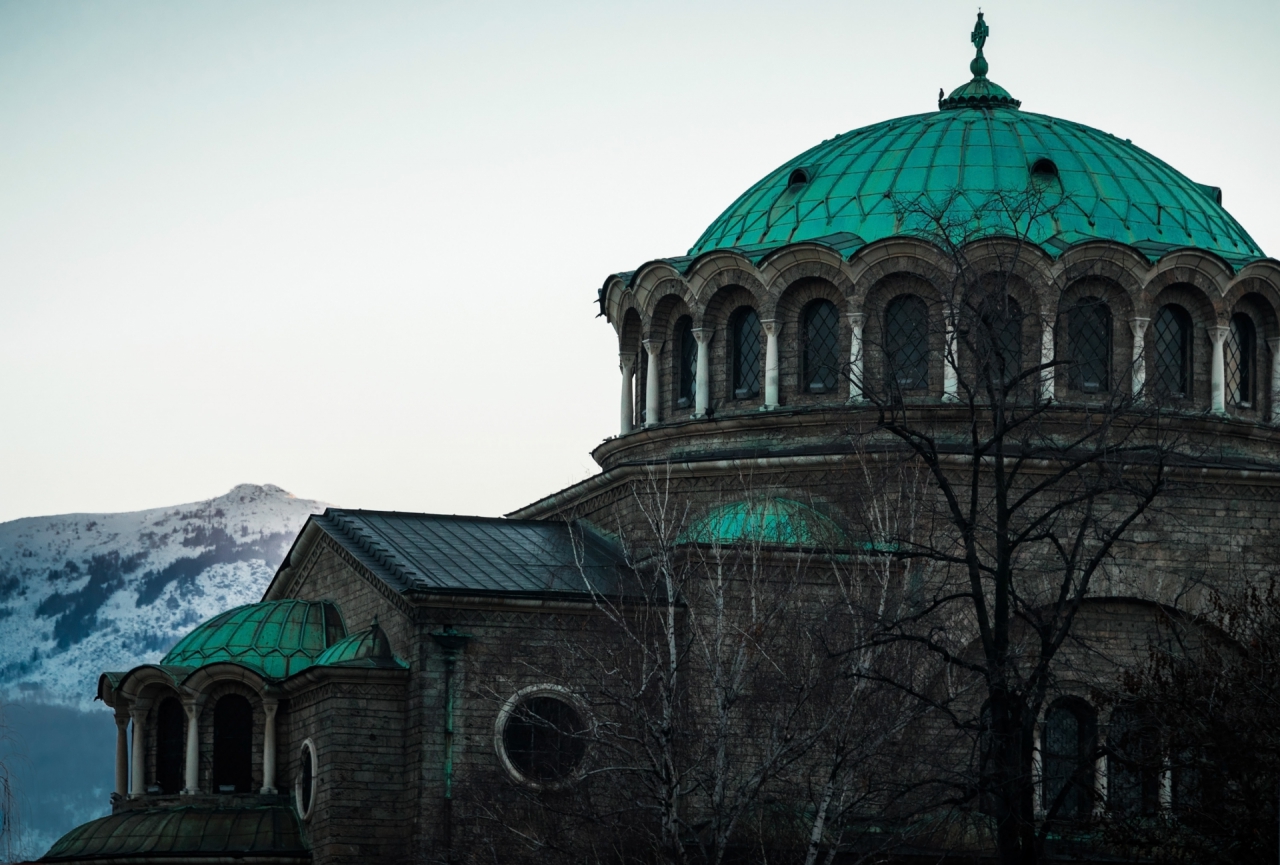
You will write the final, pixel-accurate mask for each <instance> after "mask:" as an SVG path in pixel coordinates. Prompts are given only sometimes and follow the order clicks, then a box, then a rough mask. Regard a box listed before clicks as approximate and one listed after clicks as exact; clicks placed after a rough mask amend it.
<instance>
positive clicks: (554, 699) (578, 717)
mask: <svg viewBox="0 0 1280 865" xmlns="http://www.w3.org/2000/svg"><path fill="white" fill-rule="evenodd" d="M496 727H497V729H496V730H495V733H496V737H495V738H496V739H497V742H496V743H495V744H497V746H498V747H497V750H498V755H499V757H501V759H502V762H503V765H504V766H505V767H506V769H507V771H508V772H510V773H511V775H512V776H513V777H514V778H515V779H516V780H517V781H520V782H522V783H524V784H528V785H530V786H532V787H537V788H554V787H558V786H562V785H564V784H565V783H567V782H569V781H572V780H573V778H574V777H575V775H576V773H577V771H578V768H579V767H580V766H581V764H582V760H583V757H584V756H585V755H586V750H587V738H586V734H587V725H586V723H585V722H584V721H583V712H582V711H581V709H580V708H579V706H578V705H577V701H575V700H574V699H573V697H572V696H571V695H570V694H569V692H568V691H566V690H565V689H563V688H560V687H558V686H554V685H541V686H534V687H532V688H525V689H523V690H522V691H520V692H519V693H517V694H516V695H515V696H514V697H512V698H511V699H510V700H508V701H507V704H506V705H505V706H503V707H502V711H501V712H500V713H499V715H498V723H497V725H496Z"/></svg>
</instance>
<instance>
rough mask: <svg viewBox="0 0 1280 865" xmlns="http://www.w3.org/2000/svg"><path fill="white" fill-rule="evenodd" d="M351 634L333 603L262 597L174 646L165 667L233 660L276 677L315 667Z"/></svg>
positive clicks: (225, 615)
mask: <svg viewBox="0 0 1280 865" xmlns="http://www.w3.org/2000/svg"><path fill="white" fill-rule="evenodd" d="M346 635H347V629H346V627H345V625H343V622H342V615H341V613H339V612H338V608H337V606H336V605H335V604H333V603H332V602H330V601H297V600H287V601H263V602H262V603H259V604H246V605H245V606H243V607H236V608H235V609H232V610H227V611H226V612H225V613H220V614H218V615H216V616H214V617H213V618H212V619H209V620H208V621H207V622H204V623H203V624H201V625H199V626H197V627H196V629H195V630H193V631H192V632H191V633H189V634H187V635H186V636H185V637H183V638H182V639H181V640H180V641H179V642H178V644H177V645H176V646H174V647H173V648H172V649H170V650H169V654H167V655H165V656H164V659H163V660H162V661H161V662H160V665H161V666H164V667H203V666H206V665H208V664H216V663H232V664H239V665H241V666H243V667H248V668H249V669H251V670H254V671H256V672H258V673H260V674H261V675H263V676H266V677H267V678H271V679H284V678H287V677H289V676H292V675H293V674H294V673H299V672H301V671H302V670H305V669H306V668H307V667H310V666H311V665H312V664H314V663H315V662H316V660H317V659H318V658H319V657H320V656H321V655H322V654H324V651H325V650H326V649H328V648H329V647H330V646H332V645H334V644H335V643H338V642H339V641H341V640H342V639H343V637H345V636H346Z"/></svg>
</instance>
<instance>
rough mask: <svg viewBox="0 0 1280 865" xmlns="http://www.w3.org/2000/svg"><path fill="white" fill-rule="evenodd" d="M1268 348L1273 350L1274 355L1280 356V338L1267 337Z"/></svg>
mask: <svg viewBox="0 0 1280 865" xmlns="http://www.w3.org/2000/svg"><path fill="white" fill-rule="evenodd" d="M1267 348H1269V349H1271V352H1272V354H1280V336H1269V337H1267Z"/></svg>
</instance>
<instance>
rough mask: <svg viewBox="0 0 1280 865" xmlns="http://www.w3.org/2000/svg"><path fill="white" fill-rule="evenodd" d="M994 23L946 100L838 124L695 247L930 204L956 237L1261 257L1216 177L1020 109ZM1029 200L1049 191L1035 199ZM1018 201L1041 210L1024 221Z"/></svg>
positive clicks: (841, 239)
mask: <svg viewBox="0 0 1280 865" xmlns="http://www.w3.org/2000/svg"><path fill="white" fill-rule="evenodd" d="M986 36H987V29H986V25H985V24H984V23H983V21H982V17H981V16H979V20H978V26H977V27H976V28H975V30H974V33H973V37H972V39H973V42H974V45H975V46H977V48H978V56H977V57H976V58H975V59H974V63H973V65H972V66H971V67H970V68H971V70H972V71H973V73H974V78H973V79H972V80H971V81H969V82H968V83H967V84H965V85H963V86H961V87H959V88H957V89H956V90H954V91H952V93H951V94H950V95H949V96H947V97H946V98H940V99H939V110H938V111H932V112H929V113H927V114H916V115H913V116H910V117H899V118H897V119H896V120H888V121H885V122H884V123H877V124H875V125H874V126H867V127H864V128H862V129H856V130H854V131H852V132H847V133H845V134H843V135H837V136H836V137H835V138H832V139H829V140H827V141H824V142H822V143H821V144H819V145H818V146H817V147H814V148H812V149H810V150H807V151H805V152H804V153H802V154H800V155H799V156H797V157H796V158H794V159H792V160H790V161H789V162H786V163H784V164H783V165H781V166H779V167H778V168H777V169H775V170H774V171H772V172H770V173H769V174H768V175H766V176H765V178H764V179H763V180H761V181H760V182H758V183H756V184H755V185H754V186H752V187H751V188H750V189H748V190H747V191H746V192H744V193H743V194H742V196H741V197H740V198H738V200H737V201H735V202H734V203H733V204H732V205H731V206H730V207H729V209H728V210H726V211H725V212H724V213H722V214H721V215H720V217H719V218H718V219H716V221H715V222H713V223H711V226H710V227H709V228H708V229H707V230H706V231H705V232H703V235H702V237H700V238H699V239H698V242H697V243H695V244H694V245H693V248H691V249H690V250H689V255H691V256H696V255H701V254H702V253H705V252H709V251H711V250H714V249H727V248H747V249H749V250H751V251H765V250H768V249H771V248H773V247H777V246H782V245H785V244H788V243H796V242H799V241H805V240H812V241H818V242H824V241H825V242H827V243H828V244H829V245H832V246H834V247H837V248H839V249H840V250H841V252H842V253H845V254H848V253H850V252H852V251H853V250H855V249H857V248H858V247H860V246H862V245H864V244H867V243H871V242H872V241H876V240H882V239H884V238H887V237H893V236H900V235H909V236H910V235H915V236H921V235H924V236H928V235H930V234H932V232H930V231H928V230H926V229H925V227H924V222H925V220H924V219H921V218H919V216H920V215H921V214H922V213H923V214H925V215H928V216H931V217H932V216H937V217H941V218H942V219H941V221H944V222H946V223H948V224H950V225H957V226H963V229H962V230H958V231H957V232H956V233H957V234H958V235H959V236H954V237H950V238H948V239H949V240H951V241H953V242H955V241H958V242H967V241H969V240H973V239H977V238H979V237H985V236H994V235H1001V234H1003V235H1013V236H1018V237H1023V236H1025V237H1027V238H1028V239H1029V240H1031V241H1032V242H1034V243H1036V244H1038V245H1039V246H1040V247H1041V248H1042V249H1044V250H1045V251H1046V252H1047V253H1048V254H1049V255H1052V256H1055V257H1056V256H1057V255H1059V254H1060V253H1062V252H1063V251H1064V250H1066V249H1067V248H1069V247H1071V246H1073V245H1075V244H1077V243H1083V242H1086V241H1090V240H1111V241H1116V242H1119V243H1125V244H1129V245H1131V246H1134V247H1135V248H1137V249H1138V250H1139V251H1141V252H1142V253H1143V254H1144V255H1146V256H1147V257H1148V258H1150V259H1153V260H1154V259H1155V258H1158V257H1160V256H1161V255H1163V254H1164V253H1165V252H1167V251H1169V250H1171V249H1175V248H1179V247H1197V248H1199V249H1204V250H1208V251H1210V252H1214V253H1217V254H1218V255H1220V256H1222V257H1223V258H1224V259H1226V260H1227V261H1228V262H1230V263H1231V264H1232V265H1236V266H1239V265H1241V264H1243V263H1245V262H1248V261H1252V260H1254V259H1258V258H1263V257H1264V255H1263V252H1262V250H1261V249H1259V248H1258V245H1257V244H1256V243H1254V241H1253V239H1252V238H1251V237H1249V235H1248V233H1247V232H1245V230H1244V229H1243V228H1242V227H1241V226H1240V224H1239V223H1238V222H1236V221H1235V219H1233V218H1232V217H1231V215H1230V214H1229V213H1227V211H1226V210H1224V209H1223V208H1222V204H1221V201H1222V199H1221V192H1220V191H1219V190H1217V189H1215V188H1213V187H1207V186H1202V185H1201V184H1198V183H1194V182H1192V181H1191V180H1190V179H1188V178H1187V177H1185V176H1184V175H1182V174H1181V173H1179V172H1178V171H1176V170H1175V169H1173V168H1172V167H1170V166H1169V165H1168V164H1166V163H1164V162H1162V161H1161V160H1159V159H1157V158H1156V157H1155V156H1152V155H1151V154H1150V153H1148V152H1147V151H1145V150H1143V149H1142V148H1140V147H1137V146H1136V145H1134V144H1132V143H1130V142H1129V141H1128V140H1127V139H1120V138H1116V137H1115V136H1114V135H1110V134H1108V133H1106V132H1101V131H1099V130H1097V129H1093V128H1091V127H1088V126H1084V125H1081V124H1079V123H1072V122H1070V121H1067V120H1058V119H1056V118H1053V117H1047V116H1045V115H1043V114H1031V113H1029V112H1026V111H1020V110H1018V106H1019V105H1020V104H1021V103H1020V102H1019V101H1018V100H1016V99H1014V98H1013V97H1012V96H1010V95H1009V93H1008V91H1006V90H1005V89H1004V88H1002V87H1000V86H999V85H997V84H995V83H994V82H992V81H990V80H989V79H987V77H986V71H987V63H986V60H985V59H984V58H983V56H982V45H983V44H984V43H985V42H986ZM939 96H940V97H941V94H939ZM1031 200H1038V201H1039V202H1041V203H1039V204H1033V205H1031V207H1030V208H1028V206H1027V205H1028V202H1029V201H1031ZM1019 208H1021V209H1022V211H1023V213H1024V214H1025V212H1026V210H1028V209H1030V210H1032V211H1033V214H1032V215H1035V216H1038V217H1039V218H1037V219H1035V220H1034V222H1033V223H1032V224H1031V225H1030V226H1027V225H1026V220H1025V218H1023V217H1022V216H1021V215H1020V214H1019ZM913 211H914V212H915V214H916V217H917V218H915V219H913V217H912V214H913ZM913 223H916V224H913Z"/></svg>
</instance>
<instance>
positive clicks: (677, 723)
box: [489, 468, 920, 865]
mask: <svg viewBox="0 0 1280 865" xmlns="http://www.w3.org/2000/svg"><path fill="white" fill-rule="evenodd" d="M731 498H732V499H733V500H734V501H736V502H739V503H742V507H743V510H742V512H741V513H740V514H738V516H739V517H740V518H741V520H742V521H743V522H744V523H745V524H746V525H745V530H744V532H743V534H742V537H741V539H739V540H735V541H727V540H724V539H722V538H720V537H718V536H716V535H715V534H714V533H711V534H708V533H706V532H704V531H702V529H704V528H705V526H703V527H702V529H700V527H699V525H698V524H695V523H694V522H693V521H691V519H690V516H691V514H693V513H694V509H695V507H697V506H696V505H695V504H694V503H693V502H691V501H690V500H689V498H688V497H687V496H685V495H683V494H678V493H677V492H676V491H674V490H673V486H672V482H671V478H670V477H669V475H668V474H667V473H666V470H665V469H663V468H656V469H654V470H653V471H652V472H651V473H650V474H649V475H648V477H647V478H645V479H644V480H643V481H641V482H639V483H637V485H636V486H635V488H634V489H633V491H632V495H631V497H630V499H629V500H628V501H627V502H625V505H626V510H627V516H626V517H625V518H622V517H620V518H619V520H618V524H617V531H618V534H619V542H620V544H621V547H622V549H623V550H624V551H625V556H626V559H627V564H628V569H629V571H630V572H631V573H632V574H633V575H634V579H633V580H631V581H629V582H628V584H627V585H626V586H625V587H616V586H610V587H607V590H606V587H597V588H598V590H597V591H596V592H595V594H594V605H595V609H596V611H597V615H596V616H595V617H593V618H594V621H595V624H594V625H593V626H592V627H591V628H590V633H588V632H587V628H586V627H585V626H582V627H579V628H578V629H577V632H576V633H575V634H574V635H573V636H572V637H570V638H567V639H564V640H563V641H561V642H559V643H557V645H556V652H555V654H556V656H557V658H560V659H568V660H567V662H566V663H565V667H566V669H569V670H572V677H573V680H574V682H575V688H576V689H577V690H578V692H579V693H580V695H581V699H583V700H584V701H585V702H586V703H587V706H588V708H589V711H590V713H591V715H592V717H593V719H594V723H593V724H591V725H589V726H585V727H584V728H583V729H582V731H581V736H582V737H583V738H584V739H585V740H586V741H587V742H588V743H589V747H588V750H589V757H588V758H587V759H586V761H585V763H584V769H583V771H582V772H581V773H580V777H579V778H577V780H576V782H575V783H573V784H571V785H567V786H564V787H561V788H559V789H557V790H555V791H547V790H530V789H528V788H527V787H525V788H519V787H516V786H514V785H512V788H511V790H510V795H511V796H514V797H516V798H514V799H508V801H521V802H524V803H526V804H528V805H529V806H530V807H528V808H525V809H523V810H521V809H519V808H516V809H513V808H511V807H510V806H508V807H507V808H506V810H503V806H502V805H501V804H495V805H494V806H493V807H492V810H491V813H490V814H489V817H490V825H492V826H495V827H496V826H501V827H502V831H504V832H506V833H508V834H509V835H510V834H515V835H517V836H518V837H519V840H520V843H521V844H522V845H523V848H524V849H525V850H526V851H528V852H530V853H536V854H538V855H539V856H541V857H547V856H550V855H555V854H560V855H562V856H564V857H565V858H566V859H572V860H575V861H584V860H586V861H590V860H610V861H664V862H673V863H683V862H698V863H708V865H719V863H722V862H724V861H725V859H726V857H730V858H733V859H734V860H735V861H736V860H740V859H744V858H745V859H750V860H752V861H778V860H779V859H788V860H790V861H796V862H800V861H803V862H805V863H810V865H811V863H815V862H819V861H826V862H830V861H831V860H832V858H833V857H834V856H835V855H836V853H837V852H838V851H842V852H845V853H850V854H852V855H854V856H856V854H857V853H859V852H861V853H863V854H864V855H873V854H876V853H878V852H879V851H880V850H881V849H882V848H883V847H884V846H885V844H886V843H888V841H889V839H888V838H887V836H885V835H884V834H883V833H882V832H879V831H878V829H879V826H878V825H877V826H872V825H871V824H870V823H868V818H870V817H879V816H880V815H882V814H883V813H884V810H885V807H886V805H887V804H888V803H889V802H891V801H892V800H893V799H894V798H895V796H896V795H897V793H896V790H894V789H892V788H891V787H889V786H886V785H885V784H883V783H882V780H881V779H883V778H887V777H890V775H891V773H890V772H889V771H888V765H887V764H889V763H891V762H892V758H891V754H892V753H893V751H894V747H895V743H898V742H899V740H900V738H901V734H902V732H903V730H904V729H905V728H906V727H907V726H908V724H909V722H910V720H911V717H912V715H913V713H918V712H919V711H920V707H919V705H918V703H916V702H915V701H913V700H909V699H905V698H904V697H903V695H901V694H900V693H898V692H896V691H892V690H890V689H888V688H885V687H883V686H881V685H879V684H877V683H876V682H874V681H873V680H872V679H871V678H870V677H867V676H863V675H860V674H859V671H858V670H856V669H855V666H856V665H859V664H862V665H868V664H870V663H871V662H872V660H873V659H875V660H876V662H877V664H878V665H879V666H890V665H889V663H888V661H887V660H886V656H887V655H888V654H890V653H891V652H895V651H899V652H900V651H903V649H904V647H900V646H896V645H894V646H891V645H890V644H888V643H884V644H883V645H880V646H875V645H873V641H872V640H871V639H869V636H870V635H869V634H866V635H865V636H867V637H868V638H867V639H864V640H863V641H862V642H863V643H864V644H865V646H864V647H863V648H862V649H861V652H860V654H851V653H843V654H837V653H835V652H832V651H831V647H832V646H833V645H840V646H842V647H843V646H847V645H848V641H849V639H850V637H851V635H853V634H855V633H860V632H864V631H865V629H866V628H867V627H874V626H875V624H876V622H875V620H874V619H868V618H867V617H866V610H867V609H868V607H872V608H875V607H877V606H879V607H880V608H881V609H882V610H883V609H884V608H885V607H886V606H887V605H888V604H890V603H898V602H900V601H901V598H902V595H903V591H902V588H901V586H900V585H898V584H897V583H896V582H895V581H896V580H898V579H900V578H901V576H902V572H901V569H899V568H884V569H881V571H880V573H879V579H878V580H876V579H873V580H867V579H865V576H864V571H865V565H866V563H867V561H868V560H869V559H877V560H882V559H884V556H883V555H880V554H878V553H875V554H872V555H870V556H868V555H867V553H868V552H870V551H867V550H858V551H851V550H848V549H840V548H839V547H840V544H841V539H840V538H836V537H807V538H795V539H793V540H794V541H795V542H794V543H789V544H786V545H784V546H782V547H779V546H775V545H771V544H770V543H769V542H768V540H766V539H764V538H763V537H762V535H761V534H760V533H759V532H756V531H754V529H755V528H760V527H761V526H760V525H759V524H760V523H761V521H763V520H765V519H767V514H766V513H765V512H764V511H763V510H756V508H757V507H760V508H763V507H764V506H763V505H762V504H761V502H762V501H763V499H762V497H761V494H760V491H759V490H758V489H756V488H755V485H754V484H753V483H752V482H751V480H750V479H749V478H744V479H741V483H740V489H738V490H736V491H734V493H733V495H732V496H731ZM705 505H706V502H705V501H704V502H703V503H702V507H698V508H697V513H698V514H699V515H700V514H701V513H702V512H703V511H704V510H705ZM585 576H586V572H585V571H584V577H585ZM535 663H536V662H535ZM557 663H559V661H557ZM539 672H542V671H541V670H540V671H539ZM495 696H496V695H495ZM490 798H491V800H492V801H494V802H495V803H497V802H498V800H499V798H500V797H496V796H495V797H490ZM535 806H536V807H535ZM515 811H518V812H519V813H520V814H522V815H533V814H537V815H538V817H537V819H532V818H526V819H512V817H511V814H512V813H514V812H515ZM853 861H856V858H855V859H854V860H853Z"/></svg>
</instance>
